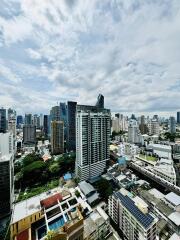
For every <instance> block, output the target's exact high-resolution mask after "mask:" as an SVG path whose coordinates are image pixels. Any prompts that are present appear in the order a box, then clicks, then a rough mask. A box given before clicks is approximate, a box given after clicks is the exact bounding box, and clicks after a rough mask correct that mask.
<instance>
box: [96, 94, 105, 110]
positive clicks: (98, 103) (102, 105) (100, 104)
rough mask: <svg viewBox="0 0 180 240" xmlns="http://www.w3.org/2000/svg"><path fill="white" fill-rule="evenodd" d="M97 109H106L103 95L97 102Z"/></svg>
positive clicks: (100, 95)
mask: <svg viewBox="0 0 180 240" xmlns="http://www.w3.org/2000/svg"><path fill="white" fill-rule="evenodd" d="M96 107H98V108H104V96H103V95H102V94H99V96H98V99H97V102H96Z"/></svg>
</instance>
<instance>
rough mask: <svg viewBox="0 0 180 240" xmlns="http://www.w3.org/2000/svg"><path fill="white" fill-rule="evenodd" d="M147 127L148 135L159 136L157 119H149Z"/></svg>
mask: <svg viewBox="0 0 180 240" xmlns="http://www.w3.org/2000/svg"><path fill="white" fill-rule="evenodd" d="M148 127H149V134H150V135H159V122H158V121H157V119H151V120H150V122H149V126H148Z"/></svg>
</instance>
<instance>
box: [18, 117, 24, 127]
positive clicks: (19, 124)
mask: <svg viewBox="0 0 180 240" xmlns="http://www.w3.org/2000/svg"><path fill="white" fill-rule="evenodd" d="M22 124H23V116H22V115H18V116H17V128H20V127H21V125H22Z"/></svg>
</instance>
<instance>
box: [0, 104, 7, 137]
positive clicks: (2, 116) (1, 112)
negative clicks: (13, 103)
mask: <svg viewBox="0 0 180 240" xmlns="http://www.w3.org/2000/svg"><path fill="white" fill-rule="evenodd" d="M6 125H7V124H6V109H4V108H0V133H5V132H6Z"/></svg>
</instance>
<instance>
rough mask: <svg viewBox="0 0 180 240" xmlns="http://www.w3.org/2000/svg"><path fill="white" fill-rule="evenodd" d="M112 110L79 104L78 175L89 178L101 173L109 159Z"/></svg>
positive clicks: (82, 178) (77, 128) (77, 118)
mask: <svg viewBox="0 0 180 240" xmlns="http://www.w3.org/2000/svg"><path fill="white" fill-rule="evenodd" d="M110 119H111V118H110V110H107V109H102V108H101V109H99V108H97V107H94V106H82V105H78V106H77V112H76V176H77V177H78V178H80V179H81V180H87V179H89V178H93V177H95V176H99V175H101V173H103V171H104V170H105V168H106V161H107V160H108V159H109V144H110Z"/></svg>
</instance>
